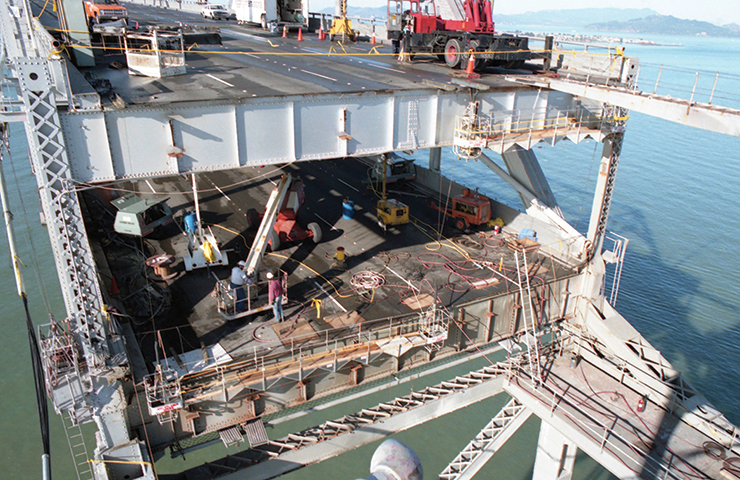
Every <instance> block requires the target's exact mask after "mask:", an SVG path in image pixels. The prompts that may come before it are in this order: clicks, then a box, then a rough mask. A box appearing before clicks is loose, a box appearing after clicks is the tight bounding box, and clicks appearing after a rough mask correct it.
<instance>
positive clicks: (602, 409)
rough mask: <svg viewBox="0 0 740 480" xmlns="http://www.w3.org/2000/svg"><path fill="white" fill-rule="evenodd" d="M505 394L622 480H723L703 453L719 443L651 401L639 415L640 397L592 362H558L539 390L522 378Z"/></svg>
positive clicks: (719, 464)
mask: <svg viewBox="0 0 740 480" xmlns="http://www.w3.org/2000/svg"><path fill="white" fill-rule="evenodd" d="M506 390H507V391H508V392H509V393H511V394H512V395H516V398H517V399H519V400H520V401H522V403H523V404H524V405H525V406H527V407H529V408H531V409H532V410H533V411H534V413H536V414H537V415H538V416H539V417H541V418H543V419H546V420H547V421H548V422H549V423H550V424H551V425H553V426H555V428H557V429H558V430H559V431H560V432H561V433H563V435H565V436H566V437H567V438H569V439H571V440H572V441H574V442H576V443H577V445H578V448H579V449H581V450H583V451H584V452H586V453H587V454H589V455H590V456H591V457H593V458H594V459H597V460H598V461H599V462H600V463H601V464H602V465H604V466H605V467H606V468H608V469H609V470H610V471H611V472H612V473H613V474H615V475H617V476H618V477H620V478H672V479H679V478H712V479H719V478H723V475H724V472H723V461H722V460H721V459H718V458H713V457H712V456H710V455H709V454H707V452H706V450H705V449H704V448H703V446H704V444H705V442H708V441H714V442H716V439H713V438H710V437H708V436H707V435H705V434H703V433H701V432H700V431H698V430H696V429H695V428H693V427H691V426H690V425H688V424H687V423H685V422H683V421H681V419H680V418H677V417H676V416H674V415H672V414H671V413H670V412H667V411H666V410H664V409H663V408H661V407H660V406H659V405H656V404H655V403H653V402H651V401H648V402H647V403H646V406H645V409H644V411H642V412H640V411H638V410H639V409H638V402H639V400H640V395H638V394H637V393H636V392H634V391H633V390H631V389H629V388H628V387H626V386H624V385H623V384H621V383H620V382H619V380H618V379H616V378H613V377H611V376H609V375H607V374H606V373H605V372H604V371H602V370H600V369H599V368H597V367H596V366H595V365H593V364H591V363H589V362H587V361H581V362H580V363H579V364H578V366H577V367H576V368H573V367H572V366H571V362H570V359H569V357H567V356H564V357H561V358H558V359H557V360H555V361H554V362H553V363H552V364H551V365H550V367H549V369H548V371H547V373H546V377H545V382H544V384H543V385H541V386H540V387H538V388H533V387H532V385H531V384H530V383H528V381H527V380H523V379H521V378H519V379H518V380H515V381H513V382H512V383H511V385H509V386H507V387H506ZM648 400H649V399H648ZM720 448H721V447H720ZM712 451H713V450H712ZM712 451H710V453H712ZM722 452H723V455H724V454H725V449H724V448H722ZM721 472H722V473H721ZM728 478H733V477H728Z"/></svg>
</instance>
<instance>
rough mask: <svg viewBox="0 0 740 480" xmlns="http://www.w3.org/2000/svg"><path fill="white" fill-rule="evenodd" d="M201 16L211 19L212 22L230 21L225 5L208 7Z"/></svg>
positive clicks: (201, 12) (204, 8)
mask: <svg viewBox="0 0 740 480" xmlns="http://www.w3.org/2000/svg"><path fill="white" fill-rule="evenodd" d="M200 15H201V16H202V17H203V18H210V19H211V20H228V19H229V12H228V11H226V8H224V6H223V5H206V6H205V7H203V9H202V10H201V11H200Z"/></svg>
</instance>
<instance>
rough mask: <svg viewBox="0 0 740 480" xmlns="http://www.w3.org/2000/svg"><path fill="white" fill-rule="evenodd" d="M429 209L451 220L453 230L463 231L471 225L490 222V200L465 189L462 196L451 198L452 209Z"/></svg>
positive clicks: (433, 204)
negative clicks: (453, 226)
mask: <svg viewBox="0 0 740 480" xmlns="http://www.w3.org/2000/svg"><path fill="white" fill-rule="evenodd" d="M431 207H432V208H433V209H435V210H437V211H440V212H442V213H444V214H445V215H447V216H448V217H449V218H452V219H453V221H454V223H455V228H457V229H458V230H462V231H465V230H467V229H468V227H470V226H472V225H485V224H487V223H488V222H489V221H490V220H491V200H490V199H489V198H488V197H484V196H483V195H480V194H479V193H477V192H471V191H470V189H468V188H465V189H463V191H462V195H458V196H456V197H452V208H441V207H438V206H437V205H436V204H435V203H434V202H432V204H431Z"/></svg>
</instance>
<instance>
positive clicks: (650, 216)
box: [0, 32, 740, 480]
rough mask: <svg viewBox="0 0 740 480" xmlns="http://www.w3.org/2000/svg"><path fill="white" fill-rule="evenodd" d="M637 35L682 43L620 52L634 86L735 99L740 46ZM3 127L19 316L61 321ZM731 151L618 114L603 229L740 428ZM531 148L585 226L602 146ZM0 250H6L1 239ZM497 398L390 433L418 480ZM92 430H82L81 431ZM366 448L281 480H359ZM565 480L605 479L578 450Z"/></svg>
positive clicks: (29, 197)
mask: <svg viewBox="0 0 740 480" xmlns="http://www.w3.org/2000/svg"><path fill="white" fill-rule="evenodd" d="M593 33H596V32H593ZM642 37H643V38H648V39H650V40H654V41H656V42H658V43H662V44H681V46H651V45H633V44H629V45H628V46H627V49H626V54H627V55H628V56H637V57H639V58H640V62H641V65H642V66H641V70H640V80H639V87H640V89H641V90H643V91H646V92H653V90H654V89H655V84H656V80H657V79H658V77H660V82H659V83H658V86H657V93H658V94H664V95H672V96H674V97H676V98H690V97H691V95H692V91H693V92H694V98H695V101H699V102H708V101H709V98H710V95H712V89H713V86H714V82H715V78H718V79H717V82H716V87H715V88H714V96H713V98H712V100H713V104H716V105H724V106H733V107H740V101H739V100H740V88H738V87H739V86H740V40H738V39H715V38H706V37H664V36H646V35H642ZM661 65H662V66H663V67H662V69H661ZM697 72H699V76H698V80H697V76H696V73H697ZM716 72H719V77H717V76H716ZM695 82H696V87H694V83H695ZM11 128H12V131H11V158H6V159H5V161H4V162H3V168H4V171H5V175H6V177H7V180H8V190H9V195H10V197H11V198H10V201H11V205H12V211H13V214H14V217H15V222H14V224H15V227H16V235H17V237H18V243H19V256H20V258H21V259H22V260H23V262H24V265H25V267H24V275H25V278H26V283H27V291H28V295H29V298H30V306H31V314H32V316H33V318H34V321H35V322H37V323H46V321H47V319H48V315H49V313H53V314H54V315H55V316H56V317H57V318H59V319H61V318H63V317H64V305H63V302H62V299H61V294H60V292H59V286H58V280H57V274H56V271H55V267H54V261H53V258H52V255H51V250H50V246H49V239H48V235H47V233H46V230H45V227H43V226H42V225H40V222H39V214H38V212H39V210H40V208H39V202H38V196H37V194H36V182H35V179H34V178H33V176H32V173H31V170H30V167H29V162H28V155H27V145H26V141H25V133H24V131H23V128H22V126H21V125H19V124H15V125H12V127H11ZM739 150H740V139H738V138H737V137H731V136H726V135H721V134H715V133H712V132H707V131H703V130H699V129H694V128H689V127H685V126H682V125H678V124H675V123H671V122H668V121H665V120H661V119H657V118H654V117H650V116H647V115H643V114H638V113H634V112H633V113H631V115H630V119H629V122H628V125H627V133H626V136H625V142H624V147H623V150H622V155H621V160H620V163H619V171H618V174H617V181H616V187H615V192H614V196H613V201H612V207H611V213H610V219H609V225H608V227H609V230H611V231H613V232H615V233H617V234H620V235H622V236H625V237H627V238H628V239H629V240H630V243H629V247H628V249H627V256H626V260H625V265H624V271H623V274H622V280H621V285H620V290H619V297H618V300H617V303H616V307H617V309H618V310H619V311H620V312H621V313H622V314H623V315H624V316H625V317H626V318H627V319H628V320H630V321H631V322H632V324H633V325H634V326H635V327H636V328H637V329H638V330H639V331H640V332H641V333H642V334H643V335H644V336H645V337H646V338H647V340H648V341H650V342H651V343H652V344H653V345H654V346H655V347H656V348H657V349H659V350H660V351H661V352H663V354H664V356H665V357H666V358H668V359H669V360H670V361H671V362H672V363H673V364H674V365H675V366H676V367H678V368H679V369H680V370H681V371H682V372H683V375H684V376H685V378H686V379H687V380H688V381H689V382H690V383H692V384H693V385H694V386H695V387H696V388H698V389H699V390H700V391H701V392H702V393H703V394H704V395H705V396H706V398H707V399H708V400H709V401H710V402H711V403H712V404H714V405H715V406H716V407H717V408H719V409H720V410H721V411H722V412H723V413H724V414H725V415H726V416H727V417H728V418H729V419H730V421H732V422H734V423H735V424H739V423H740V395H739V394H738V393H740V388H739V386H740V371H739V369H738V366H739V365H740V313H739V312H740V273H739V267H740V261H739V260H738V259H740V242H738V237H736V235H738V236H740V220H739V218H740V174H739V173H738V169H740V153H738V151H739ZM535 153H536V155H537V157H538V159H539V161H540V163H541V165H542V168H543V170H544V172H545V174H546V175H547V177H548V179H549V181H550V184H551V187H552V189H553V191H554V193H555V196H556V198H557V199H558V201H559V203H560V206H561V209H562V210H563V212H564V215H565V217H566V219H567V220H568V221H570V222H571V223H572V224H574V225H575V226H576V227H577V228H578V229H579V230H581V231H584V230H585V229H586V228H587V224H588V220H589V214H590V209H591V200H592V196H593V192H594V185H595V179H596V175H597V172H598V166H599V161H600V156H601V144H597V143H596V142H593V141H587V142H582V143H581V144H579V145H573V144H571V143H570V142H560V143H558V144H556V145H555V146H551V145H549V144H548V145H538V146H537V147H536V148H535ZM423 155H424V154H423V153H420V154H419V155H418V158H419V159H421V158H423ZM443 155H444V158H443V171H444V172H445V173H446V174H447V175H448V176H450V177H452V178H453V179H454V180H456V181H458V182H460V183H462V184H464V185H468V186H479V187H480V188H481V190H482V191H483V192H484V193H486V194H488V195H490V196H491V197H493V198H496V199H498V200H500V201H506V202H507V203H510V204H512V205H515V206H516V205H519V204H518V203H517V202H518V197H517V196H516V195H515V194H514V193H513V192H512V191H511V189H510V188H509V187H508V186H506V185H505V184H504V183H503V182H501V181H499V180H498V179H497V178H496V177H495V176H494V175H493V174H492V173H490V172H489V171H488V170H487V169H486V168H485V167H483V166H482V165H481V164H479V163H477V162H474V161H468V162H464V161H460V160H456V159H455V157H454V155H453V154H452V152H451V151H448V150H445V151H444V154H443ZM494 157H495V156H494ZM494 159H495V158H494ZM482 179H485V180H482ZM0 251H2V252H7V240H6V238H5V236H4V235H3V236H2V237H1V238H0ZM8 258H9V256H8V254H7V253H4V256H3V260H2V261H0V275H1V276H0V278H2V281H0V309H1V310H0V311H1V313H0V318H1V319H2V320H1V321H0V452H2V453H0V472H2V473H0V476H2V478H8V479H21V480H26V479H28V480H31V479H38V478H40V456H41V439H40V434H39V427H38V420H37V414H36V405H35V398H34V394H33V383H32V373H31V368H30V360H29V349H28V340H27V336H26V331H25V322H24V313H23V308H22V303H21V301H20V299H19V298H18V296H17V294H16V292H15V285H14V282H13V276H12V271H11V269H10V265H9V259H8ZM504 402H505V399H504V398H496V399H492V400H490V401H487V402H481V403H480V404H478V405H475V406H474V407H471V408H468V409H465V410H463V411H461V412H457V413H453V414H450V415H447V416H444V417H441V418H440V419H437V420H435V421H433V422H429V423H427V424H425V425H423V426H420V427H417V428H414V429H412V430H409V431H407V432H403V433H402V434H400V435H398V436H397V438H399V439H401V440H402V441H404V442H406V443H408V444H409V445H411V446H412V447H413V448H414V449H415V450H416V451H417V452H418V453H419V455H420V457H421V458H422V461H423V463H424V466H425V470H426V475H425V476H426V478H436V475H437V474H438V473H439V472H440V471H441V470H442V468H444V466H445V465H447V463H448V462H449V461H450V460H452V458H453V457H454V456H455V455H456V454H457V452H458V451H459V450H460V449H461V448H462V447H464V446H465V445H466V444H467V442H468V441H469V440H470V439H471V438H472V437H473V436H474V435H475V434H476V433H477V432H478V430H479V429H480V428H481V427H482V426H483V425H485V424H486V423H487V422H488V421H489V420H490V418H491V417H492V416H493V415H495V413H496V412H497V411H498V409H499V408H500V407H501V405H503V403H504ZM51 423H52V425H51V435H52V468H53V475H54V478H55V479H57V480H72V479H74V478H76V476H75V472H74V468H73V464H72V460H71V458H70V454H69V449H68V446H67V441H66V438H65V435H64V434H63V430H62V425H61V420H60V419H59V418H58V417H57V416H56V415H53V414H52V415H51ZM538 426H539V422H538V421H537V420H533V419H530V420H529V421H528V422H527V423H526V424H525V426H524V427H522V429H520V431H519V432H517V434H516V435H515V436H514V437H513V438H512V439H511V440H510V441H509V442H508V443H507V444H506V445H505V446H504V447H503V449H502V450H501V451H499V453H497V454H496V455H495V456H494V459H493V460H492V461H491V462H489V464H488V465H487V466H486V468H485V469H484V471H482V472H481V474H480V475H481V477H480V478H497V479H514V480H519V479H521V480H524V479H527V478H531V469H532V459H533V458H534V452H535V446H536V438H537V429H538ZM92 430H93V429H92V427H86V428H85V432H86V434H87V436H88V437H90V438H91V437H92V435H91V432H92ZM268 433H269V432H268ZM374 447H375V445H370V446H368V447H365V448H361V449H358V450H356V451H354V452H351V453H350V454H347V455H344V456H342V457H339V458H336V459H332V460H329V461H327V462H324V463H322V464H320V465H317V466H313V467H309V468H305V469H302V470H300V471H297V472H295V473H293V474H290V475H289V476H288V478H295V479H298V478H306V479H307V478H337V479H351V478H360V477H363V478H364V477H365V476H367V474H368V471H367V469H368V466H369V458H370V456H371V455H372V451H373V449H374ZM573 478H575V479H607V478H611V476H610V475H609V474H608V473H607V472H605V471H604V470H603V469H602V468H601V467H600V466H599V465H598V464H596V463H595V462H593V461H591V460H590V459H588V458H586V457H584V456H583V455H579V458H578V463H577V466H576V472H575V475H574V476H573Z"/></svg>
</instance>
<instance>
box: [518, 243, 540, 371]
mask: <svg viewBox="0 0 740 480" xmlns="http://www.w3.org/2000/svg"><path fill="white" fill-rule="evenodd" d="M519 253H520V252H518V251H517V250H514V258H515V260H516V274H517V285H518V286H519V298H521V301H522V302H521V303H522V320H523V321H524V330H525V332H526V334H527V336H531V338H528V339H527V341H526V342H525V343H526V344H527V352H528V353H529V368H530V373H531V375H532V379H533V380H534V381H535V383H537V384H539V383H541V382H542V369H541V367H540V347H539V340H538V339H537V318H536V316H535V311H534V310H535V309H534V306H533V304H532V303H533V302H532V288H531V286H530V284H529V266H528V265H527V252H526V251H524V250H522V252H521V258H520V256H519Z"/></svg>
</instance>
